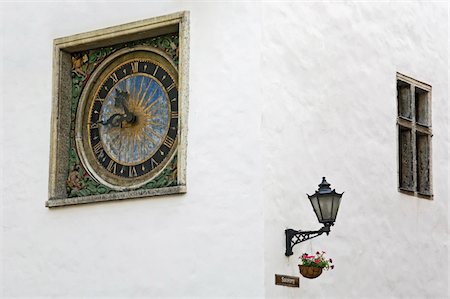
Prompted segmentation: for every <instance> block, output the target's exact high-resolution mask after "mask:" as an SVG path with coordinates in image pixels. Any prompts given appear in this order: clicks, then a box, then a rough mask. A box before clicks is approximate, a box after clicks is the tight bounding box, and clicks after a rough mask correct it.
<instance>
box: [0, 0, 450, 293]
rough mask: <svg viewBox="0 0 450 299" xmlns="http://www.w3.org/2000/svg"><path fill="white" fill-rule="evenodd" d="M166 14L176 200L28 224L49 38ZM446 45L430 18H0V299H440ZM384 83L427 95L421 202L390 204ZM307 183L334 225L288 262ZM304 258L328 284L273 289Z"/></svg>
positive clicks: (326, 10) (214, 7)
mask: <svg viewBox="0 0 450 299" xmlns="http://www.w3.org/2000/svg"><path fill="white" fill-rule="evenodd" d="M180 10H190V11H191V30H190V31H191V45H190V47H191V53H190V111H189V132H188V160H187V180H188V193H187V194H185V195H180V196H167V197H159V198H154V199H143V200H130V201H120V202H111V203H101V204H90V205H81V206H74V207H65V208H58V209H52V210H49V209H46V208H44V202H45V200H46V199H47V180H48V152H49V135H50V132H49V130H50V112H51V111H50V107H51V71H52V70H51V65H52V62H51V59H52V57H51V55H52V40H53V38H56V37H61V36H67V35H71V34H75V33H79V32H85V31H89V30H94V29H99V28H104V27H107V26H112V25H117V24H122V23H126V22H130V21H135V20H139V19H144V18H149V17H153V16H158V15H163V14H167V13H171V12H175V11H180ZM448 36H449V29H448V4H447V3H445V2H440V3H434V4H417V3H414V2H402V3H398V4H393V3H380V4H376V3H350V4H346V3H320V2H304V3H289V2H283V3H270V2H262V3H259V2H247V3H236V2H235V3H230V4H227V3H224V2H222V3H217V4H213V3H206V2H187V3H186V2H181V1H172V2H155V3H144V2H133V3H131V2H126V3H120V2H112V3H107V2H94V3H89V2H80V3H74V2H69V3H65V4H62V3H41V4H32V3H25V2H23V3H12V2H11V3H0V57H1V59H0V82H1V84H0V92H1V93H0V98H1V102H2V110H1V111H2V123H3V124H4V125H3V126H2V128H1V130H0V134H1V137H2V138H1V140H2V146H1V148H0V154H1V156H2V163H1V165H2V167H1V169H2V171H1V172H0V175H1V176H2V177H0V179H1V180H0V181H1V183H2V185H1V196H2V212H3V213H2V216H3V219H2V241H3V245H2V248H1V249H2V252H1V253H2V266H3V267H2V268H3V272H2V280H1V281H2V285H1V286H2V291H3V296H4V297H19V296H25V297H32V296H37V297H55V298H63V297H101V296H105V297H137V296H140V297H186V298H187V297H189V298H200V297H204V298H213V297H214V298H217V297H243V298H248V297H256V298H263V297H267V298H361V297H367V298H380V299H383V298H414V297H415V298H446V297H447V296H448V279H449V277H448V198H449V193H448V143H449V139H448V114H447V112H448V80H449V77H448ZM397 71H398V72H401V73H404V74H406V75H410V76H412V77H414V78H416V79H419V80H422V81H424V82H426V83H429V84H431V85H432V87H433V99H432V101H433V134H434V137H433V174H434V180H433V187H434V194H435V197H434V200H433V201H428V200H424V199H417V198H414V197H410V196H406V195H402V194H399V193H398V192H397V156H396V140H397V137H396V124H395V122H396V102H395V101H396V87H395V73H396V72H397ZM330 144H331V145H330ZM322 176H326V177H327V179H328V181H329V182H330V183H331V184H332V187H335V188H336V189H337V191H339V192H342V191H345V192H346V193H345V194H344V197H343V200H342V206H341V209H340V212H339V216H338V220H337V223H336V225H335V226H334V227H333V228H332V232H331V234H330V235H329V236H328V237H327V236H321V237H319V238H317V239H314V240H313V241H311V242H306V243H305V244H301V245H297V246H296V247H294V255H293V256H292V257H290V258H289V259H288V258H286V257H285V256H284V229H285V228H287V227H290V228H295V229H315V228H319V226H318V223H317V220H316V219H315V216H314V213H313V211H312V208H311V207H310V204H309V202H308V200H307V198H306V195H305V193H310V194H311V193H312V192H313V191H314V190H315V189H316V188H317V184H318V183H320V179H321V177H322ZM311 249H312V250H313V251H315V250H326V251H327V252H328V254H329V255H330V256H331V257H332V258H333V259H334V261H335V265H336V269H335V270H333V271H331V272H328V273H324V274H323V275H322V276H321V277H320V278H318V279H316V280H310V281H309V280H308V281H307V280H305V279H301V281H300V284H301V286H300V289H293V288H286V287H280V286H275V285H274V282H273V280H274V278H273V276H274V274H275V273H278V274H287V275H297V276H298V275H299V274H298V269H297V257H298V255H300V253H301V252H303V251H305V250H311ZM424 257H426V259H427V260H429V262H421V260H422V259H423V258H424Z"/></svg>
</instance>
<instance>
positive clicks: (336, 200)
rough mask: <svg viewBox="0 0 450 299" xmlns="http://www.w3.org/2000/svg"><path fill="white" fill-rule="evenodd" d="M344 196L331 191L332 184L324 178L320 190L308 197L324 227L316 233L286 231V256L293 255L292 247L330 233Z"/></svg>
mask: <svg viewBox="0 0 450 299" xmlns="http://www.w3.org/2000/svg"><path fill="white" fill-rule="evenodd" d="M342 194H344V193H340V194H339V193H337V192H336V191H335V190H334V189H333V190H331V188H330V184H328V183H327V181H326V180H325V177H323V178H322V183H320V185H319V190H317V191H316V193H314V194H313V195H308V194H306V195H308V198H309V200H310V201H311V205H312V207H313V209H314V212H315V213H316V216H317V220H319V222H320V223H322V224H323V227H322V228H321V229H319V230H316V231H301V230H294V229H290V228H288V229H286V230H285V231H284V232H285V234H286V252H285V255H286V256H291V255H292V254H293V252H292V247H294V246H295V245H297V244H298V243H301V242H303V241H306V240H309V239H312V238H315V237H318V236H320V235H321V234H323V233H327V235H328V234H329V233H330V227H331V226H332V225H334V222H335V221H336V216H337V213H338V210H339V205H340V203H341V198H342Z"/></svg>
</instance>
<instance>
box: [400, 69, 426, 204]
mask: <svg viewBox="0 0 450 299" xmlns="http://www.w3.org/2000/svg"><path fill="white" fill-rule="evenodd" d="M395 82H396V88H397V97H396V102H397V117H396V124H397V188H398V191H399V192H400V193H403V194H407V195H412V196H416V197H420V198H426V199H433V183H432V182H433V175H432V174H433V171H432V169H433V168H432V166H433V163H432V137H433V132H432V109H431V108H432V101H431V99H432V87H431V85H429V84H426V83H424V82H421V81H419V80H416V79H414V78H411V77H409V76H406V75H404V74H401V73H398V72H397V74H396V81H395ZM399 82H402V83H405V84H407V85H409V86H410V103H409V104H410V110H411V119H408V118H406V117H404V116H401V111H400V100H399V93H398V86H399ZM419 93H422V94H426V102H425V103H426V109H425V113H426V118H427V124H424V123H421V122H419V121H417V114H416V110H419V109H417V103H416V96H417V95H418V94H419ZM420 100H421V101H423V99H420ZM422 118H423V117H422ZM402 129H406V130H410V131H411V148H412V177H413V178H412V183H413V189H412V190H410V189H407V188H404V187H403V186H402V184H401V181H402V173H401V167H402V166H401V158H402V156H401V152H402V151H401V144H400V138H401V137H400V130H402ZM418 135H422V136H427V144H426V148H427V150H428V171H429V174H428V181H429V182H428V184H429V192H423V191H421V190H419V188H420V186H419V185H418V183H419V179H418V177H419V173H418V167H419V166H418V163H419V157H418V153H417V151H418V143H417V136H418Z"/></svg>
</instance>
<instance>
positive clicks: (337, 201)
mask: <svg viewBox="0 0 450 299" xmlns="http://www.w3.org/2000/svg"><path fill="white" fill-rule="evenodd" d="M341 198H342V195H335V196H333V211H332V213H333V219H334V220H336V216H337V213H338V209H339V205H340V204H341Z"/></svg>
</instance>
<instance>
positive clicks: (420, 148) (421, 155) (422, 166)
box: [416, 134, 431, 195]
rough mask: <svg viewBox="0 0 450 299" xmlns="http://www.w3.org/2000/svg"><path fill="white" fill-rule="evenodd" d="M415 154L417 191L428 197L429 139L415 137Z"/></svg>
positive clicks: (418, 135) (420, 136)
mask: <svg viewBox="0 0 450 299" xmlns="http://www.w3.org/2000/svg"><path fill="white" fill-rule="evenodd" d="M416 146H417V149H416V153H417V191H418V192H419V193H422V194H427V195H429V194H430V193H431V190H430V146H429V137H428V135H424V134H417V135H416Z"/></svg>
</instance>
